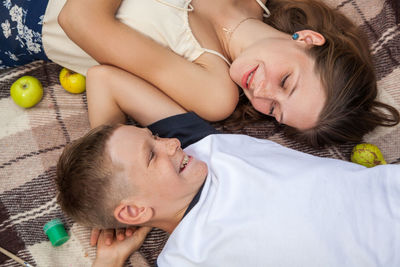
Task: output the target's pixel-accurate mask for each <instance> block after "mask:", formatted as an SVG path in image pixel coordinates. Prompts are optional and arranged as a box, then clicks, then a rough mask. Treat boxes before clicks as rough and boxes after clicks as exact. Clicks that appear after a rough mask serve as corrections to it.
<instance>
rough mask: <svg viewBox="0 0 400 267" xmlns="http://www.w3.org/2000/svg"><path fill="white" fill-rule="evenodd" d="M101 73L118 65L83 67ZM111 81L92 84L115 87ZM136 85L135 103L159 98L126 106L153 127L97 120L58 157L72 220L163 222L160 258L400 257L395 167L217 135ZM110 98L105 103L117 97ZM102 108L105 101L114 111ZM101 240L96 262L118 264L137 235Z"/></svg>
mask: <svg viewBox="0 0 400 267" xmlns="http://www.w3.org/2000/svg"><path fill="white" fill-rule="evenodd" d="M104 72H110V73H111V74H110V75H109V77H113V76H114V75H121V76H122V77H123V76H124V72H123V71H120V70H118V69H115V68H111V67H100V68H97V69H96V70H95V72H92V73H91V75H105V73H104ZM91 80H92V81H93V80H94V79H91ZM131 82H135V81H131ZM136 82H138V81H136ZM139 82H140V81H139ZM112 83H113V81H112V79H110V81H109V82H108V83H102V84H98V85H97V87H96V88H100V87H101V86H103V88H102V90H107V88H109V90H112V89H110V88H114V87H113V84H112ZM126 85H127V86H130V88H132V83H130V82H129V81H127V82H126ZM91 86H92V85H90V86H89V88H92V87H91ZM105 87H107V88H105ZM123 87H124V84H123V85H121V84H119V88H118V90H121V92H124V91H125V90H124V88H123ZM89 88H88V89H89ZM137 88H141V89H138V90H141V91H140V92H141V93H140V94H137V95H136V96H135V97H134V98H130V100H131V101H133V102H134V103H131V105H132V106H133V108H137V106H136V103H137V105H141V103H144V102H146V101H149V99H151V100H152V101H158V102H157V106H156V107H157V108H158V109H157V110H156V109H155V107H154V105H151V106H147V107H146V105H141V112H144V113H146V114H147V115H146V116H144V117H142V116H140V118H136V117H135V115H136V114H137V113H135V112H131V111H130V112H128V114H129V115H131V116H133V117H134V118H135V119H136V120H138V119H139V120H141V123H142V124H143V125H149V124H150V125H149V126H148V129H150V130H151V131H150V130H148V129H146V128H137V127H134V126H127V125H115V126H100V127H99V128H96V129H94V130H93V131H91V132H90V133H89V134H88V135H87V136H85V137H83V138H81V139H79V140H78V141H75V142H74V143H72V144H71V145H70V146H68V147H67V148H66V149H65V151H64V153H63V155H62V156H61V158H60V162H59V165H58V170H57V174H58V181H57V182H58V188H59V190H60V193H59V198H58V200H59V203H60V205H61V207H62V208H63V210H64V211H65V212H66V213H67V214H68V215H70V216H71V217H72V218H73V219H74V220H76V221H78V222H81V223H84V224H87V225H91V226H93V227H100V228H118V227H125V226H132V225H137V226H148V227H157V228H160V229H163V230H165V231H167V232H169V233H170V234H171V235H170V237H169V240H168V241H167V244H166V245H165V247H164V249H163V251H162V252H161V254H160V256H159V258H158V260H157V263H158V265H159V266H244V265H250V266H265V265H271V266H398V265H399V264H400V255H399V254H398V251H400V250H399V249H400V238H399V236H400V213H399V207H400V194H399V192H400V175H399V174H400V166H398V165H386V166H378V167H375V168H371V169H367V168H365V167H362V166H359V165H356V164H353V163H349V162H344V161H340V160H334V159H327V158H319V157H314V156H311V155H308V154H305V153H301V152H298V151H294V150H291V149H288V148H285V147H282V146H280V145H278V144H276V143H273V142H270V141H267V140H259V139H255V138H251V137H248V136H243V135H223V134H215V133H216V131H215V130H214V129H213V128H212V127H211V126H210V125H208V124H207V123H206V122H204V121H203V120H201V119H200V118H199V117H197V116H196V115H195V114H194V113H184V112H185V111H184V110H183V109H182V108H181V107H179V106H178V105H176V104H175V103H174V102H170V101H169V100H168V98H167V97H166V96H164V95H156V94H152V93H150V92H151V88H149V87H148V88H143V87H140V86H139V87H137ZM89 90H90V89H89ZM132 90H133V91H135V89H134V88H133V89H132ZM88 94H90V92H89V91H88ZM145 98H146V99H145ZM125 99H127V98H125ZM114 101H115V100H114V99H112V100H110V101H109V102H108V103H110V104H112V105H111V106H113V107H116V106H118V107H119V106H120V104H119V103H118V101H116V102H114ZM104 103H107V101H105V102H104ZM108 107H110V106H109V105H105V106H102V109H103V110H104V109H109V110H110V111H112V110H113V109H112V108H108ZM164 107H168V111H167V112H164V111H165V110H167V109H164ZM114 110H117V111H118V109H114ZM147 111H148V112H147ZM166 113H169V114H167V116H166V117H165V118H164V117H163V116H164V115H165V114H166ZM110 114H111V115H112V116H111V117H110V118H122V116H120V115H121V114H117V115H118V116H115V114H114V115H113V112H111V113H110ZM160 114H164V115H160ZM112 121H113V122H121V121H118V120H116V119H114V120H112ZM153 133H157V134H158V136H157V135H153ZM172 136H176V137H178V138H179V140H178V139H175V138H169V137H172ZM162 137H167V138H162ZM181 144H182V146H183V147H186V148H185V150H182V149H181ZM188 145H190V146H188ZM187 146H188V147H187ZM142 229H145V230H143V232H146V228H142ZM139 233H140V234H142V231H140V230H139ZM140 234H139V235H140ZM142 236H143V235H142ZM104 239H105V238H104V235H100V238H99V242H100V247H99V250H98V257H97V259H96V262H95V265H96V266H101V265H105V266H115V265H117V266H118V265H122V264H123V262H124V260H125V259H126V257H128V256H129V253H130V252H132V250H134V249H136V248H137V246H138V244H139V243H140V242H139V241H140V240H139V241H137V240H136V242H135V241H132V240H133V238H127V239H126V240H124V241H118V242H115V243H114V244H113V245H112V247H109V248H107V247H106V246H103V243H104ZM115 252H116V253H115ZM110 255H113V257H112V258H109V256H110ZM104 259H107V260H108V261H107V262H105V261H104Z"/></svg>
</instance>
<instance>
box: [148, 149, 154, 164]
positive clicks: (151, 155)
mask: <svg viewBox="0 0 400 267" xmlns="http://www.w3.org/2000/svg"><path fill="white" fill-rule="evenodd" d="M153 158H154V151H153V150H151V151H150V155H149V164H150V162H151V160H152V159H153Z"/></svg>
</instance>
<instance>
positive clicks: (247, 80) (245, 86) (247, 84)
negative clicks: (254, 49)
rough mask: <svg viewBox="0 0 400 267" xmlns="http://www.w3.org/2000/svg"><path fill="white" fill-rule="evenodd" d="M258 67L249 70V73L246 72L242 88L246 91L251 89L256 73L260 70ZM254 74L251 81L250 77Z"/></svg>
mask: <svg viewBox="0 0 400 267" xmlns="http://www.w3.org/2000/svg"><path fill="white" fill-rule="evenodd" d="M258 66H259V65H257V66H255V67H254V68H253V69H251V70H249V71H248V72H246V73H245V74H244V75H243V77H242V87H243V88H245V89H249V87H250V85H251V83H252V82H253V79H254V73H255V72H256V70H257V69H258ZM252 73H253V75H252V76H251V78H250V80H249V76H250V75H251V74H252Z"/></svg>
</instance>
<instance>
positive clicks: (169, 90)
mask: <svg viewBox="0 0 400 267" xmlns="http://www.w3.org/2000/svg"><path fill="white" fill-rule="evenodd" d="M10 1H11V0H10ZM6 2H7V1H6ZM63 4H64V3H63V1H56V0H50V1H49V3H48V6H47V9H46V14H45V16H44V20H43V21H44V23H43V29H42V34H43V45H44V51H45V53H46V55H47V56H48V57H49V58H50V59H51V60H53V61H54V62H56V63H59V64H60V65H63V66H66V67H69V68H71V69H73V70H75V71H78V72H81V73H86V71H87V69H88V68H89V67H90V66H92V65H94V64H96V61H97V62H100V63H102V64H111V65H114V66H117V67H119V68H122V69H124V70H126V71H128V72H130V73H131V74H132V75H134V76H135V77H138V78H140V79H141V80H143V81H144V82H147V83H149V84H151V85H153V86H155V87H156V88H158V89H159V90H161V91H162V92H163V93H164V94H166V95H168V96H169V97H170V98H172V99H173V100H174V101H176V102H177V103H178V104H180V105H181V106H182V107H183V108H184V109H186V110H189V111H195V112H196V113H197V114H199V115H200V116H201V117H203V118H205V119H207V120H210V121H216V120H221V119H224V118H226V117H228V116H229V115H230V114H231V113H232V112H233V110H234V109H235V107H236V105H237V102H238V99H239V91H238V90H237V85H239V86H240V87H241V88H242V89H243V92H244V94H245V95H246V96H247V99H248V103H249V104H251V105H252V108H250V109H249V108H248V107H246V104H244V105H242V106H241V109H239V110H238V112H239V116H237V114H236V116H235V117H233V119H234V120H236V122H243V121H244V120H246V119H248V118H262V119H264V118H263V117H262V116H260V114H265V115H270V116H273V117H275V119H276V120H277V121H278V122H280V123H283V124H286V125H288V126H291V129H293V130H294V131H295V132H296V133H297V134H298V136H299V137H300V138H302V139H304V140H306V141H308V142H309V143H311V144H313V145H323V144H330V143H336V142H345V141H359V140H360V139H361V137H362V136H363V135H364V134H365V133H367V132H369V131H371V130H372V129H373V128H375V127H376V126H378V125H384V126H392V125H396V124H397V123H398V122H399V113H398V111H397V110H395V109H394V108H393V107H391V106H389V105H386V104H383V103H380V102H378V101H376V95H377V88H376V79H375V75H374V72H373V67H372V63H371V58H370V55H369V51H368V45H367V42H366V41H365V40H364V39H363V38H362V36H361V34H360V33H359V32H358V30H357V28H356V27H355V26H354V25H353V24H352V23H351V22H350V21H349V20H348V19H346V18H345V17H344V16H342V15H341V14H339V13H338V12H337V11H334V10H332V9H330V8H328V7H327V6H326V5H324V4H323V3H321V2H319V1H315V0H309V1H297V0H290V1H289V0H287V1H285V0H283V1H269V2H268V4H267V6H268V8H267V7H266V6H265V4H266V3H265V0H221V1H214V0H193V1H190V0H146V1H144V0H131V1H123V2H121V1H110V0H68V1H67V2H66V4H65V5H64V6H63ZM57 18H58V21H59V22H60V24H61V26H62V27H63V29H64V31H65V32H66V33H67V35H68V37H69V38H70V39H71V40H72V41H74V42H75V43H76V44H77V45H78V46H79V47H80V48H82V49H83V50H84V51H86V53H85V52H83V51H82V50H81V49H80V48H79V47H78V46H77V45H75V44H74V43H73V42H71V41H70V40H69V39H68V38H67V37H66V36H65V34H64V33H63V31H62V30H61V28H60V27H59V25H58V24H57V23H56V19H57ZM11 20H12V19H11ZM12 21H14V20H12ZM17 23H18V21H17ZM17 26H18V25H17ZM27 47H28V46H27ZM9 54H10V53H9ZM9 54H8V55H9ZM89 55H90V56H89ZM93 59H95V60H96V61H94V60H93ZM88 78H89V79H90V77H88ZM104 79H105V80H106V79H107V77H104ZM114 91H116V90H113V92H114ZM116 93H118V91H116ZM94 95H98V94H94ZM109 97H111V98H112V99H113V98H118V96H117V95H109ZM89 101H91V102H92V103H97V101H94V99H92V100H89ZM154 106H155V108H156V107H157V105H156V104H154ZM89 108H90V105H89ZM253 108H254V109H255V110H257V111H258V112H255V111H254V109H253ZM247 115H249V116H247ZM96 116H101V115H100V114H93V113H92V114H91V115H90V118H91V123H92V124H96V120H97V119H96Z"/></svg>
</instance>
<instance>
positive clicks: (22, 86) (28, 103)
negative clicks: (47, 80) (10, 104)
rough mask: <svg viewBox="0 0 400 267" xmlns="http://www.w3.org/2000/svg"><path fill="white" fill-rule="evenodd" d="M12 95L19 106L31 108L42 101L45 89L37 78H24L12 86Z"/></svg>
mask: <svg viewBox="0 0 400 267" xmlns="http://www.w3.org/2000/svg"><path fill="white" fill-rule="evenodd" d="M10 95H11V98H12V99H13V100H14V102H15V103H16V104H17V105H19V106H21V107H23V108H30V107H33V106H34V105H36V104H37V103H39V102H40V100H41V99H42V97H43V87H42V84H41V83H40V81H39V80H38V79H36V78H35V77H33V76H22V77H21V78H19V79H18V80H16V81H15V82H14V83H13V84H12V85H11V88H10Z"/></svg>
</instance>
